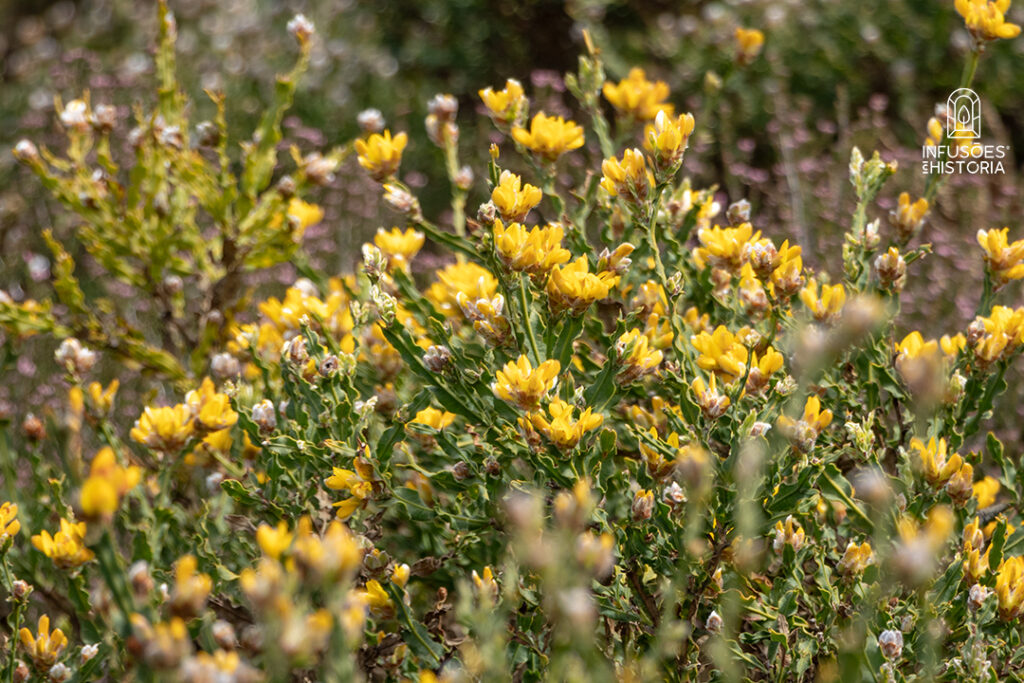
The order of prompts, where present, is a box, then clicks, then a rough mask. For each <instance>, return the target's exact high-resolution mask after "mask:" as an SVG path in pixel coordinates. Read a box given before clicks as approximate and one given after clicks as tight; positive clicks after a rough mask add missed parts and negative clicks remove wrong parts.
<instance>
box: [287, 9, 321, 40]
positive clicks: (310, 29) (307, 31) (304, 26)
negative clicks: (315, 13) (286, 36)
mask: <svg viewBox="0 0 1024 683" xmlns="http://www.w3.org/2000/svg"><path fill="white" fill-rule="evenodd" d="M315 32H316V27H314V26H313V22H311V21H310V20H309V19H307V18H306V15H304V14H296V15H295V16H294V17H292V18H291V20H290V21H289V22H288V33H290V34H292V35H293V36H294V37H295V40H297V41H299V44H300V45H304V44H305V43H306V41H308V40H309V39H310V37H311V36H312V35H313V34H314V33H315Z"/></svg>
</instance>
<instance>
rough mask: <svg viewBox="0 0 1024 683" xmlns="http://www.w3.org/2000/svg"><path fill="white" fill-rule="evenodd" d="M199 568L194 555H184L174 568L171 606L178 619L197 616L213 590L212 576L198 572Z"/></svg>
mask: <svg viewBox="0 0 1024 683" xmlns="http://www.w3.org/2000/svg"><path fill="white" fill-rule="evenodd" d="M198 566H199V564H198V562H197V561H196V558H195V556H194V555H183V556H182V557H180V558H179V559H178V563H177V565H176V566H175V568H174V588H173V590H172V591H171V599H170V605H171V612H172V613H173V614H174V616H176V617H181V618H182V619H190V618H192V617H194V616H197V615H198V614H199V612H200V611H202V609H203V605H204V604H206V598H207V597H209V595H210V591H211V590H212V589H213V580H212V579H211V578H210V575H209V574H203V573H202V572H198V571H197V568H198Z"/></svg>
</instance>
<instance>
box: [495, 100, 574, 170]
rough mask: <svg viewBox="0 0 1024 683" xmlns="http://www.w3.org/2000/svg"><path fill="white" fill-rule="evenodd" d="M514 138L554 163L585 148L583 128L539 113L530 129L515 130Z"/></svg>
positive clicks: (513, 131) (531, 123)
mask: <svg viewBox="0 0 1024 683" xmlns="http://www.w3.org/2000/svg"><path fill="white" fill-rule="evenodd" d="M512 138H513V139H514V140H515V141H516V142H518V143H519V144H521V145H523V146H524V147H526V148H527V149H529V150H530V151H531V152H533V153H534V154H536V155H537V156H539V157H541V158H543V159H544V160H546V161H550V162H553V161H556V160H557V159H558V157H560V156H562V155H563V154H565V153H566V152H571V151H572V150H574V149H579V148H580V147H582V146H583V128H582V127H580V126H578V125H577V124H576V122H575V121H572V120H569V121H566V120H565V119H563V118H562V117H561V116H547V115H546V114H545V113H544V112H537V113H536V114H535V115H534V116H533V118H532V119H531V120H530V129H529V130H527V129H525V128H513V129H512Z"/></svg>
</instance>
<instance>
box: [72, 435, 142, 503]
mask: <svg viewBox="0 0 1024 683" xmlns="http://www.w3.org/2000/svg"><path fill="white" fill-rule="evenodd" d="M141 479H142V470H141V469H140V468H138V467H136V466H134V465H130V466H128V467H122V466H121V465H119V464H118V462H117V457H116V456H115V455H114V451H113V449H112V448H110V447H109V446H105V447H104V448H101V449H100V450H99V452H98V453H96V455H95V456H94V457H93V459H92V463H91V464H90V466H89V476H88V477H87V478H86V480H85V482H84V483H83V484H82V491H81V494H80V503H81V506H82V515H83V516H84V517H85V518H86V519H106V518H109V517H111V516H112V515H113V514H114V513H115V512H116V511H117V508H118V505H119V504H120V501H121V497H122V496H123V495H124V494H125V493H127V492H128V491H130V490H131V489H133V488H135V486H136V485H138V483H139V481H141Z"/></svg>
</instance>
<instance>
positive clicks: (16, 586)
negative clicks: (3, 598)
mask: <svg viewBox="0 0 1024 683" xmlns="http://www.w3.org/2000/svg"><path fill="white" fill-rule="evenodd" d="M31 594H32V584H30V583H29V582H27V581H22V580H21V579H18V580H16V581H15V582H14V583H12V584H11V596H13V597H14V599H15V600H16V601H17V602H23V601H24V600H26V599H27V598H28V596H29V595H31Z"/></svg>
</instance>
